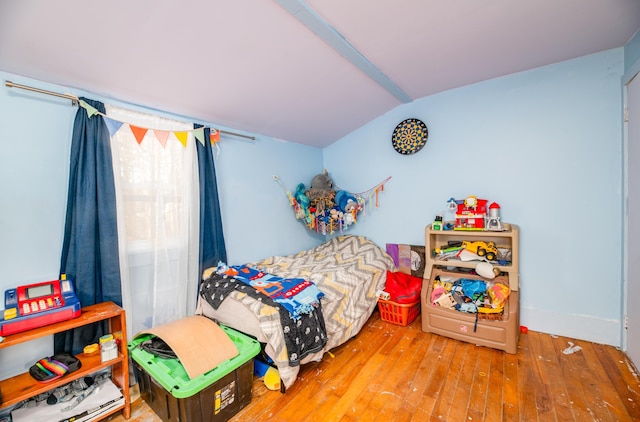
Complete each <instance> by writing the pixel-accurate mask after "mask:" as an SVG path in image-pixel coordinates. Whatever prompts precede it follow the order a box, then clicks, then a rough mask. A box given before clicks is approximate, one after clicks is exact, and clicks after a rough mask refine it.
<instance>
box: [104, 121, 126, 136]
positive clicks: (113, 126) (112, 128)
mask: <svg viewBox="0 0 640 422" xmlns="http://www.w3.org/2000/svg"><path fill="white" fill-rule="evenodd" d="M103 119H104V123H105V124H106V125H107V129H108V130H109V136H113V135H115V134H116V132H117V131H118V130H119V129H120V127H122V122H119V121H117V120H113V119H110V118H109V117H107V116H103Z"/></svg>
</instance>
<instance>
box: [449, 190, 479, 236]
mask: <svg viewBox="0 0 640 422" xmlns="http://www.w3.org/2000/svg"><path fill="white" fill-rule="evenodd" d="M487 202H488V201H487V200H486V199H478V198H477V197H475V196H473V195H472V196H468V197H467V198H465V199H464V200H461V201H455V203H456V222H455V226H454V230H484V228H485V225H484V223H485V217H486V215H487ZM449 203H451V199H450V200H449Z"/></svg>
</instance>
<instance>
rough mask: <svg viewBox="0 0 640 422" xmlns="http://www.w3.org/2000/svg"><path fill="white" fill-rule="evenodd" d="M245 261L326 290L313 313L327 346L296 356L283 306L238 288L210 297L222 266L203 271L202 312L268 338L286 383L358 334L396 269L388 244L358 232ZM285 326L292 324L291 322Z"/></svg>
mask: <svg viewBox="0 0 640 422" xmlns="http://www.w3.org/2000/svg"><path fill="white" fill-rule="evenodd" d="M245 265H247V266H250V267H255V268H260V269H261V270H263V271H265V272H267V273H270V274H274V275H276V276H279V277H300V278H304V279H306V280H309V281H311V282H313V283H314V284H315V286H317V288H318V289H319V290H320V292H321V293H322V295H323V296H322V297H321V299H320V304H321V306H320V307H319V309H318V310H319V311H320V312H318V313H314V315H313V317H316V318H317V319H318V321H315V322H316V323H317V324H318V325H320V326H321V327H318V329H319V330H320V328H322V330H323V333H326V341H325V342H323V343H322V345H321V347H318V348H316V349H308V350H305V354H304V356H301V357H300V359H292V356H291V351H290V350H289V351H288V350H287V347H286V344H287V342H286V340H287V339H286V338H285V332H284V330H283V323H282V321H283V320H282V319H281V312H282V311H281V310H278V309H276V307H274V306H271V305H270V304H265V303H264V301H262V300H259V299H256V298H255V297H253V296H252V295H249V294H246V293H243V292H241V291H237V290H233V291H231V292H227V294H225V297H224V300H222V301H221V302H217V303H215V302H212V301H210V300H209V299H208V297H209V296H211V289H212V286H211V285H212V283H211V282H209V283H207V280H212V279H213V278H214V276H215V274H216V270H217V268H210V269H207V270H205V271H204V273H203V280H204V281H203V283H202V285H201V294H200V296H199V300H198V305H197V309H196V314H199V315H204V316H206V317H208V318H211V319H213V320H214V321H216V322H218V323H219V324H223V325H226V326H229V327H231V328H234V329H236V330H238V331H241V332H243V333H246V334H248V335H251V336H253V337H255V338H256V339H257V340H258V341H260V342H261V343H263V344H264V351H265V353H266V354H267V355H268V356H269V358H271V360H273V363H274V364H275V366H276V367H277V369H278V372H279V374H280V379H281V381H282V383H283V385H284V387H285V388H289V387H290V386H291V385H292V384H293V383H294V382H295V380H296V378H297V376H298V372H299V370H300V365H301V364H305V363H307V362H313V361H319V360H321V359H322V356H323V355H324V353H325V352H327V351H328V350H330V349H333V348H335V347H337V346H339V345H341V344H343V343H344V342H346V341H347V340H349V339H350V338H352V337H353V336H355V335H356V334H358V332H359V331H360V330H361V328H362V327H363V326H364V324H365V323H366V321H367V320H368V319H369V317H370V316H371V314H372V313H373V311H374V309H375V307H376V304H377V295H376V292H377V291H379V290H383V289H384V286H385V281H386V276H387V271H395V268H396V267H395V264H394V261H393V259H392V258H391V257H390V256H389V255H388V254H387V253H386V252H385V250H384V249H381V248H380V247H378V246H377V245H376V244H375V243H374V242H372V241H371V240H369V239H367V238H366V237H363V236H355V235H341V236H336V237H334V238H332V239H330V240H328V241H326V242H324V243H323V244H321V245H319V246H317V247H314V248H311V249H308V250H305V251H301V252H299V253H297V254H293V255H288V256H272V257H269V258H266V259H264V260H260V261H256V262H252V263H247V264H245ZM216 284H217V283H216ZM205 286H207V287H205ZM205 290H206V294H205ZM210 302H212V303H213V304H212V303H210ZM216 306H217V309H216ZM311 319H313V318H311ZM312 323H313V321H312V322H311V323H310V324H312ZM285 327H286V328H287V329H288V326H286V324H285ZM307 331H308V330H307ZM289 344H291V343H289Z"/></svg>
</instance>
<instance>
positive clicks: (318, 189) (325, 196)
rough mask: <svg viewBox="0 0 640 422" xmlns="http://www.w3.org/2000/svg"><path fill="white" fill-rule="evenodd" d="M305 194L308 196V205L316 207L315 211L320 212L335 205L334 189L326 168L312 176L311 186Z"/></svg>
mask: <svg viewBox="0 0 640 422" xmlns="http://www.w3.org/2000/svg"><path fill="white" fill-rule="evenodd" d="M306 194H307V197H309V207H313V208H316V213H322V212H324V210H329V209H331V208H333V207H334V206H335V195H336V191H335V190H333V181H332V180H331V178H330V177H329V175H328V174H327V171H326V170H325V171H324V172H323V173H320V174H317V175H315V176H314V177H313V179H312V180H311V188H310V189H309V190H307V192H306Z"/></svg>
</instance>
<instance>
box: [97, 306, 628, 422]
mask: <svg viewBox="0 0 640 422" xmlns="http://www.w3.org/2000/svg"><path fill="white" fill-rule="evenodd" d="M571 343H573V344H574V345H575V346H580V347H581V350H578V351H575V352H574V353H570V354H565V353H563V351H565V350H566V349H568V348H569V347H570V345H571ZM252 391H253V399H252V401H251V403H250V404H249V405H248V406H247V407H245V408H244V409H243V410H242V411H240V412H239V413H238V414H237V415H235V416H234V417H233V418H232V419H231V420H232V421H267V420H269V421H283V422H286V421H292V422H293V421H295V422H299V421H340V422H347V421H361V422H367V421H393V422H397V421H487V422H491V421H509V422H510V421H561V422H564V421H579V422H582V421H640V379H639V377H638V374H637V372H636V369H635V368H634V367H633V365H632V363H631V362H630V360H629V359H628V358H627V356H626V355H625V354H624V353H623V352H621V351H619V350H617V349H616V348H614V347H611V346H605V345H600V344H595V343H590V342H586V341H581V340H575V339H570V338H565V337H558V336H551V335H548V334H543V333H537V332H532V331H529V333H527V334H522V335H520V339H519V343H518V353H517V354H515V355H510V354H507V353H504V352H502V351H498V350H493V349H489V348H485V347H481V346H476V345H473V344H469V343H464V342H459V341H456V340H452V339H448V338H446V337H442V336H438V335H435V334H429V333H424V332H422V331H421V329H420V317H418V318H417V319H416V321H414V322H412V323H411V324H409V326H407V327H401V326H397V325H392V324H389V323H387V322H384V321H381V320H380V317H379V314H378V312H377V311H376V312H374V314H373V315H372V317H371V318H370V319H369V321H368V323H367V324H366V326H365V328H364V329H363V330H362V332H361V333H360V334H359V335H358V336H357V337H355V338H353V339H351V340H350V341H348V342H347V343H345V344H344V345H342V346H340V347H338V348H336V349H334V350H333V351H332V354H331V355H330V354H326V355H325V357H324V359H323V360H322V362H317V363H310V364H307V365H304V366H303V367H302V369H301V371H300V375H299V378H298V380H297V381H296V383H295V384H294V385H293V386H292V387H291V388H290V389H289V390H288V391H287V392H286V393H285V394H281V393H280V392H276V391H270V390H268V389H267V388H266V387H265V386H264V384H263V383H262V381H261V380H259V379H257V378H254V383H253V390H252ZM107 420H109V421H116V422H122V421H124V419H123V418H122V416H120V415H117V416H112V417H111V418H110V419H107ZM129 421H133V422H158V421H160V419H159V418H158V417H157V416H156V415H155V414H154V413H153V412H152V411H151V410H150V409H149V407H148V406H147V405H146V403H144V402H143V401H142V400H136V401H135V402H134V404H133V407H132V417H131V419H129ZM189 422H191V421H189Z"/></svg>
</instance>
